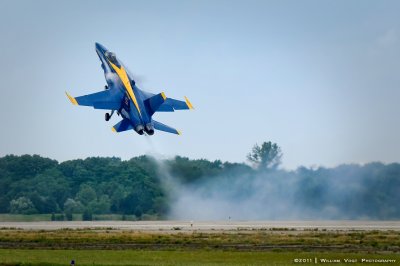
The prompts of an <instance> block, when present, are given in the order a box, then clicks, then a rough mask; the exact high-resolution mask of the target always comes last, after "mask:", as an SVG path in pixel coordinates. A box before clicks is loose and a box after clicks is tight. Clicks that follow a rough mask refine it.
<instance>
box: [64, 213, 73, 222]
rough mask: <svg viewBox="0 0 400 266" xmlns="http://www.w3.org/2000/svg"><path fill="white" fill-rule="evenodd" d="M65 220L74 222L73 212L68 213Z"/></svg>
mask: <svg viewBox="0 0 400 266" xmlns="http://www.w3.org/2000/svg"><path fill="white" fill-rule="evenodd" d="M65 218H66V219H67V221H72V212H66V213H65Z"/></svg>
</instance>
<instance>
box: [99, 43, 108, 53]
mask: <svg viewBox="0 0 400 266" xmlns="http://www.w3.org/2000/svg"><path fill="white" fill-rule="evenodd" d="M96 50H97V51H99V52H101V53H104V52H105V51H107V49H106V47H104V46H103V45H101V44H100V43H98V42H96Z"/></svg>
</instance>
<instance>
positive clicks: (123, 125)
mask: <svg viewBox="0 0 400 266" xmlns="http://www.w3.org/2000/svg"><path fill="white" fill-rule="evenodd" d="M130 129H133V127H132V124H131V123H130V121H129V119H125V118H124V119H123V120H121V121H120V122H119V123H118V124H116V125H115V126H113V127H112V131H114V132H122V131H126V130H130Z"/></svg>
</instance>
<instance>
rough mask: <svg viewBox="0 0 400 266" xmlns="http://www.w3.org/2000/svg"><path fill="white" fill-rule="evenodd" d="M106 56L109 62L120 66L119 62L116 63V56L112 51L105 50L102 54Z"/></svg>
mask: <svg viewBox="0 0 400 266" xmlns="http://www.w3.org/2000/svg"><path fill="white" fill-rule="evenodd" d="M104 55H105V56H106V58H107V59H108V61H110V62H111V63H113V64H114V65H116V66H117V67H121V66H120V64H119V63H118V60H117V57H116V56H115V54H114V53H112V52H108V51H107V52H105V54H104Z"/></svg>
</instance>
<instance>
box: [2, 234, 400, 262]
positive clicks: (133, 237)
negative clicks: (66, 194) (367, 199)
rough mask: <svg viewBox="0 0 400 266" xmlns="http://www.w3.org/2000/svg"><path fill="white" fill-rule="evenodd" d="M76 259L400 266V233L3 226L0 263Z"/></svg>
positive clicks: (95, 260) (97, 260)
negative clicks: (36, 228)
mask: <svg viewBox="0 0 400 266" xmlns="http://www.w3.org/2000/svg"><path fill="white" fill-rule="evenodd" d="M72 259H74V260H75V261H76V265H77V266H78V265H79V266H80V265H188V266H190V265H296V264H300V265H305V264H308V265H310V264H315V260H317V262H318V264H335V265H348V264H353V265H361V264H363V265H365V264H368V265H382V264H386V265H387V264H389V265H400V263H399V262H400V232H399V231H321V230H310V231H296V230H286V229H284V228H282V229H278V228H274V229H271V230H248V231H242V230H237V231H229V232H210V233H204V232H196V231H193V232H171V231H170V232H140V231H124V230H113V229H110V228H101V229H99V228H98V229H78V230H72V229H65V230H53V231H44V230H38V231H35V230H19V229H12V228H2V229H0V265H69V263H70V261H71V260H72ZM345 259H346V260H351V261H352V262H350V261H345ZM363 259H364V260H365V259H369V260H379V259H385V260H395V262H387V263H382V262H376V263H373V262H371V261H369V262H365V261H362V260H363ZM296 260H299V262H296ZM323 260H327V261H325V263H324V262H323ZM334 260H339V261H340V262H338V263H337V262H333V261H334Z"/></svg>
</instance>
